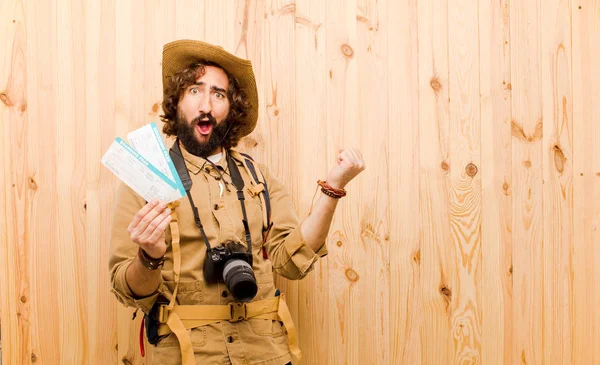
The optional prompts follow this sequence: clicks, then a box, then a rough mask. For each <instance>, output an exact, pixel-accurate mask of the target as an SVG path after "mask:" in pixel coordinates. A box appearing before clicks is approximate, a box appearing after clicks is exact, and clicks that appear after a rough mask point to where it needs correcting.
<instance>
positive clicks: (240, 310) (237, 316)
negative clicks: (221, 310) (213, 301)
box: [227, 302, 248, 323]
mask: <svg viewBox="0 0 600 365" xmlns="http://www.w3.org/2000/svg"><path fill="white" fill-rule="evenodd" d="M227 305H228V306H229V322H232V323H234V322H239V321H241V320H247V319H248V311H247V309H246V303H235V302H232V303H227Z"/></svg>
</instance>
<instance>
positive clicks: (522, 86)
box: [510, 1, 544, 365]
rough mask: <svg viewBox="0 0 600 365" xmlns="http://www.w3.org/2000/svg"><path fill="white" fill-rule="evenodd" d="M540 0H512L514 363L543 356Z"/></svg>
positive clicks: (535, 362)
mask: <svg viewBox="0 0 600 365" xmlns="http://www.w3.org/2000/svg"><path fill="white" fill-rule="evenodd" d="M540 4H541V2H540V1H526V2H511V7H510V22H511V23H510V29H511V32H510V37H511V40H510V44H511V85H512V99H511V104H512V121H511V130H512V132H511V133H512V173H513V191H512V199H513V200H512V207H513V221H512V238H513V300H514V303H515V305H514V306H513V318H512V320H513V352H512V355H513V360H512V361H513V364H533V365H538V364H542V362H543V359H542V356H543V349H542V346H543V337H542V336H540V334H541V333H542V331H543V300H544V298H543V294H544V293H543V290H544V288H543V243H544V242H543V238H544V233H543V229H544V226H543V224H544V220H543V210H542V206H543V186H542V184H543V183H542V169H543V166H542V162H543V157H542V134H543V117H542V78H541V77H542V76H541V71H542V70H541V60H540V57H541V55H540V51H539V50H540V47H541V27H540V11H541V5H540Z"/></svg>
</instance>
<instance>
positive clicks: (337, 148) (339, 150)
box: [335, 143, 344, 165]
mask: <svg viewBox="0 0 600 365" xmlns="http://www.w3.org/2000/svg"><path fill="white" fill-rule="evenodd" d="M342 151H344V148H343V147H342V146H340V145H339V144H337V143H336V144H335V162H337V163H338V165H339V163H340V162H342Z"/></svg>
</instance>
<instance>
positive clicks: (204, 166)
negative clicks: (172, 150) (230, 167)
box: [179, 142, 242, 175]
mask: <svg viewBox="0 0 600 365" xmlns="http://www.w3.org/2000/svg"><path fill="white" fill-rule="evenodd" d="M179 147H180V148H181V153H182V154H183V158H184V160H185V162H186V163H185V165H186V167H187V169H188V171H189V172H191V173H192V174H194V175H196V174H198V173H199V172H200V170H204V171H205V172H208V173H211V172H213V173H216V171H214V167H213V165H212V164H211V163H210V162H209V161H208V160H207V159H205V158H202V157H198V156H196V155H193V154H191V153H189V152H188V151H187V150H186V149H185V146H184V145H183V144H182V143H181V142H179ZM222 152H223V155H221V159H220V160H219V161H217V162H215V163H214V164H215V166H217V167H218V168H219V169H220V170H221V171H227V156H228V154H229V151H228V150H226V149H225V148H222ZM235 155H236V154H235V153H233V156H235ZM234 160H235V159H234ZM235 162H236V163H237V165H238V166H240V165H242V163H241V162H239V161H237V160H235Z"/></svg>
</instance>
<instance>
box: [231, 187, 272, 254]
mask: <svg viewBox="0 0 600 365" xmlns="http://www.w3.org/2000/svg"><path fill="white" fill-rule="evenodd" d="M235 196H237V195H235ZM225 207H226V209H227V215H228V216H229V218H230V219H231V222H232V224H233V227H234V234H235V235H236V237H238V239H239V240H240V241H241V242H243V243H244V244H246V238H245V237H246V231H245V229H244V224H243V223H242V219H243V218H244V214H243V213H242V206H241V203H240V201H239V200H238V199H237V198H232V199H228V200H227V201H226V202H225ZM244 207H245V208H246V217H247V218H248V226H249V228H250V235H251V237H252V251H257V250H260V247H261V246H262V241H263V239H262V230H263V206H262V203H261V201H260V198H259V197H258V196H252V195H250V194H249V193H248V190H247V189H244Z"/></svg>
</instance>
